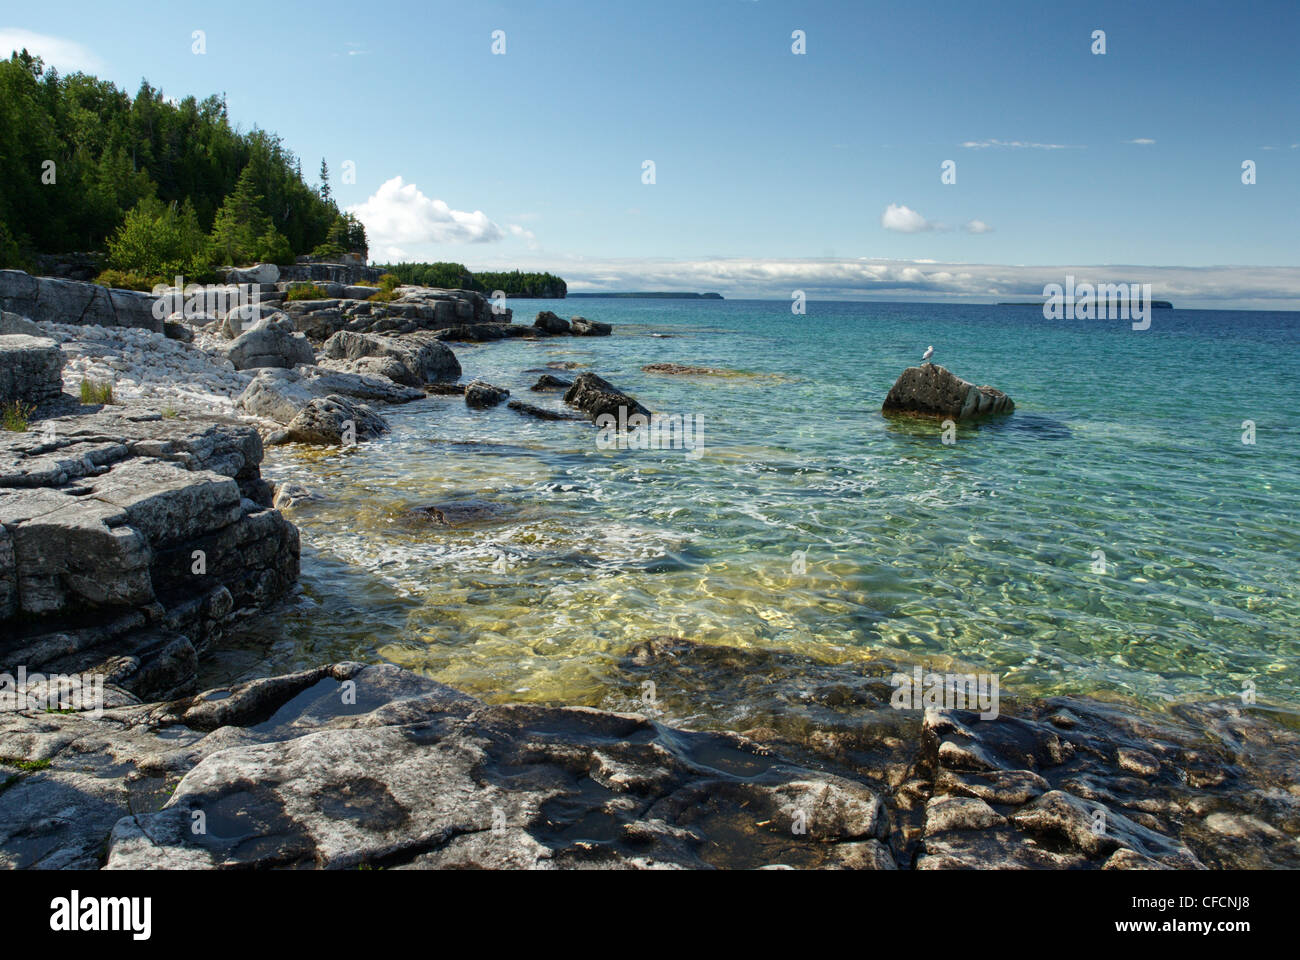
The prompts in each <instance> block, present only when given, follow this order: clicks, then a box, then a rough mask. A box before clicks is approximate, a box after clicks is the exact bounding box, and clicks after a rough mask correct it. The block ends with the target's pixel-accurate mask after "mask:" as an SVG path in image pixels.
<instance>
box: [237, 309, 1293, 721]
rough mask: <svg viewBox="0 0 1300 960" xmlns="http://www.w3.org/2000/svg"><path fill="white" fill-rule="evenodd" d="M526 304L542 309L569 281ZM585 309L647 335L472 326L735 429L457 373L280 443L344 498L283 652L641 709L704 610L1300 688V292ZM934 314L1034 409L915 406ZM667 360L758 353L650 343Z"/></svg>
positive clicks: (1061, 661) (836, 637)
mask: <svg viewBox="0 0 1300 960" xmlns="http://www.w3.org/2000/svg"><path fill="white" fill-rule="evenodd" d="M512 306H513V307H514V310H515V316H516V318H517V320H518V321H523V322H529V321H528V318H531V317H532V316H533V315H534V314H535V312H536V311H537V310H539V309H549V308H555V307H556V306H557V304H556V303H555V302H554V301H550V302H528V301H516V302H514V303H513V304H512ZM559 306H561V308H562V309H561V311H560V312H562V313H563V314H565V315H568V314H570V313H581V314H583V315H586V316H588V317H591V318H593V319H599V320H604V321H608V322H611V323H613V324H615V333H614V335H613V336H612V337H609V338H557V339H551V340H543V341H537V342H524V341H508V342H499V343H492V344H486V345H482V346H477V347H475V346H470V345H453V348H454V349H455V350H456V352H457V355H458V356H459V358H460V360H461V364H462V366H463V367H464V369H465V379H469V378H471V377H474V376H483V377H485V378H486V379H488V380H490V381H492V382H493V383H496V384H499V385H502V386H506V387H509V388H510V389H511V391H512V394H513V396H514V397H515V398H518V399H523V400H525V401H528V402H534V403H538V404H540V405H557V404H558V398H557V397H556V396H555V395H553V394H535V393H530V392H529V391H528V390H527V387H528V386H529V385H530V384H532V383H533V382H534V381H535V380H536V378H537V376H538V374H537V373H536V372H525V370H526V369H528V368H541V367H543V366H544V365H545V364H547V363H576V364H583V365H585V366H583V367H582V368H580V369H591V370H594V371H595V372H598V373H600V374H601V375H602V376H604V377H606V378H607V379H609V380H611V381H612V382H614V383H615V384H616V385H618V386H620V387H622V388H623V389H625V390H627V391H629V392H630V393H632V394H634V395H635V396H636V397H638V399H640V400H641V401H642V402H643V403H645V404H646V405H647V406H649V407H650V408H651V409H653V410H655V411H656V412H659V413H669V414H672V413H678V414H683V415H698V416H700V417H701V418H702V422H703V425H704V451H703V454H702V455H701V456H700V457H699V458H698V459H692V458H690V457H687V456H686V455H685V452H684V451H682V450H623V451H619V450H600V449H598V448H597V446H596V442H595V440H596V431H595V429H594V428H593V427H592V426H591V425H589V424H578V423H556V422H542V421H535V420H532V419H529V418H525V417H522V416H520V415H518V414H516V413H515V412H513V411H509V410H507V409H506V408H505V407H504V406H503V407H500V408H497V409H495V410H491V411H482V412H476V411H470V410H468V409H467V408H466V407H465V406H464V403H463V402H462V401H461V400H460V399H459V398H446V397H431V398H428V399H427V400H423V401H419V402H417V403H414V404H411V405H408V406H404V407H398V408H390V409H388V410H386V411H385V416H386V417H388V419H389V421H390V423H391V424H392V427H393V432H392V434H391V435H390V436H388V437H385V438H384V439H382V440H379V441H376V442H373V443H368V444H363V445H362V446H360V447H358V448H357V449H355V450H351V451H347V452H338V451H331V452H326V453H321V452H318V451H310V450H306V449H304V448H280V449H278V450H274V451H271V452H270V454H269V456H268V462H267V464H266V467H265V472H266V474H267V475H268V476H270V477H272V478H273V479H276V480H287V479H295V480H299V481H301V482H303V483H305V484H307V485H308V486H309V487H311V488H313V489H314V490H316V491H317V492H318V493H320V494H321V495H322V496H323V497H325V499H324V500H323V501H322V502H320V503H315V504H304V505H300V506H298V507H295V508H293V509H292V510H290V511H289V513H290V516H291V517H292V519H293V520H294V521H295V522H296V523H297V524H298V525H299V526H300V528H301V530H302V534H303V543H304V550H303V587H304V599H303V601H302V603H301V604H300V605H299V606H298V607H297V608H296V609H295V610H294V611H293V612H292V613H291V615H290V616H289V617H288V618H287V619H286V620H285V621H284V623H283V624H282V625H281V626H280V627H279V628H278V630H277V631H276V632H275V633H274V635H273V636H270V637H266V636H263V637H260V638H258V639H257V640H256V641H255V642H253V641H250V645H251V646H254V647H257V648H258V650H257V652H258V655H259V656H269V657H270V658H271V659H273V660H275V661H276V662H277V664H278V665H281V666H288V665H294V664H299V663H307V662H312V663H314V662H319V661H320V660H322V659H324V658H326V657H340V656H351V657H356V658H358V659H372V660H373V659H387V660H391V661H393V662H397V663H400V664H403V665H406V666H411V667H414V668H417V669H420V670H423V671H425V672H427V673H429V674H430V675H432V676H435V677H437V678H438V679H441V680H444V681H446V682H449V683H452V684H455V685H457V686H460V687H462V688H464V689H467V690H470V691H472V692H475V693H478V694H480V695H483V696H486V697H489V698H496V699H529V700H539V701H548V702H556V703H588V704H593V705H597V704H599V705H605V706H610V705H613V706H619V705H625V704H626V703H627V702H628V701H629V699H630V698H631V697H633V695H634V694H635V691H634V690H630V689H629V681H627V680H626V678H624V677H622V676H621V675H620V668H619V665H618V664H619V659H620V657H622V656H623V655H625V654H626V653H627V651H628V650H629V649H630V648H631V647H632V646H633V645H634V644H636V643H637V642H639V641H642V640H644V639H645V638H647V637H650V636H655V635H672V636H682V637H688V638H691V639H695V640H700V641H706V642H710V643H719V644H730V645H735V646H746V647H776V648H783V649H791V650H796V651H799V652H803V653H806V654H808V655H809V656H812V657H816V658H818V659H821V660H826V661H832V662H846V663H857V664H860V663H861V662H863V661H867V662H869V661H871V660H872V659H875V658H892V659H902V660H905V661H915V662H919V663H926V664H959V665H962V666H963V667H964V668H969V669H979V670H988V671H994V672H997V673H998V674H999V675H1000V676H1001V678H1002V685H1003V690H1004V691H1010V692H1014V693H1025V694H1046V693H1074V694H1091V695H1096V696H1102V697H1106V698H1112V699H1131V700H1136V701H1140V702H1143V703H1147V704H1160V703H1163V702H1169V701H1177V700H1184V699H1196V698H1201V697H1208V696H1223V695H1236V694H1237V693H1239V692H1240V691H1241V689H1242V686H1243V683H1244V682H1246V681H1248V680H1249V681H1251V682H1253V683H1254V684H1255V685H1256V688H1257V690H1258V696H1259V698H1260V699H1261V700H1264V701H1269V702H1273V703H1276V704H1280V705H1284V706H1285V705H1291V704H1296V703H1300V696H1298V694H1300V583H1298V582H1297V580H1298V578H1297V570H1298V569H1300V562H1298V561H1300V530H1298V529H1297V518H1300V442H1297V436H1296V426H1295V422H1294V419H1293V414H1292V412H1291V410H1290V408H1291V406H1292V405H1293V403H1294V401H1295V398H1297V397H1300V362H1298V361H1300V322H1297V318H1296V315H1294V314H1284V313H1259V312H1227V311H1178V310H1172V311H1171V310H1162V311H1156V312H1155V313H1154V316H1153V322H1152V326H1151V329H1149V330H1147V331H1134V330H1132V329H1131V327H1130V324H1129V323H1128V322H1127V321H1097V320H1088V321H1059V322H1058V321H1046V320H1044V319H1043V318H1042V315H1041V312H1039V311H1038V310H1036V309H1034V308H1029V307H993V306H957V305H929V304H863V303H818V302H812V303H810V304H809V305H808V313H807V315H806V316H802V317H801V316H794V315H792V314H791V312H790V307H789V304H788V303H782V302H758V301H723V302H717V301H628V300H575V301H571V302H568V303H566V304H562V305H559ZM656 334H659V335H660V336H656ZM663 335H667V336H663ZM930 344H933V345H934V347H935V357H934V360H935V362H937V363H941V364H943V365H944V366H947V367H948V368H949V369H951V370H952V371H953V372H955V373H957V374H958V375H960V376H963V377H965V378H967V379H969V380H973V381H975V382H977V383H988V384H991V385H993V386H996V387H999V388H1001V389H1003V390H1005V391H1006V392H1008V393H1009V394H1011V396H1012V397H1013V398H1014V399H1015V401H1016V412H1015V413H1014V414H1013V415H1011V416H1010V417H1008V418H1003V419H1000V420H998V421H995V422H987V423H985V424H983V425H980V426H977V427H969V428H967V427H963V428H962V429H961V430H960V431H958V433H957V437H956V442H955V443H954V444H951V445H946V444H944V443H943V442H942V440H941V434H940V427H939V426H938V425H937V424H932V423H927V422H922V421H897V420H887V419H885V418H883V417H882V416H881V415H880V404H881V401H882V400H883V399H884V396H885V394H886V393H887V392H888V390H889V387H890V385H891V384H892V383H893V381H894V379H895V378H896V377H897V376H898V374H899V373H900V372H901V371H902V370H903V369H904V368H905V367H907V366H909V365H913V364H915V363H917V362H918V361H919V358H920V356H921V353H922V351H923V350H924V349H925V348H926V347H927V346H928V345H930ZM666 361H675V362H679V363H688V364H696V365H703V366H710V367H718V368H726V369H727V370H730V371H734V372H735V373H734V374H733V375H730V376H685V377H683V376H664V375H656V374H651V373H645V372H643V371H642V370H641V367H642V366H643V365H644V364H648V363H654V362H666ZM580 369H579V370H578V371H575V372H580ZM553 372H555V373H557V374H558V375H560V376H565V377H571V376H572V375H574V374H573V373H572V372H571V373H565V372H563V371H558V370H557V371H553ZM1246 420H1252V421H1254V423H1255V424H1256V435H1255V439H1256V442H1255V444H1254V445H1247V444H1243V443H1242V436H1243V421H1246ZM468 497H475V498H479V499H483V500H488V501H492V502H493V503H494V504H497V505H498V507H499V508H501V510H502V511H503V512H501V513H500V514H499V515H498V516H497V517H496V518H494V519H493V520H491V521H488V522H483V523H479V524H473V525H469V526H466V527H463V528H452V529H448V528H445V527H435V526H431V525H429V524H427V523H421V522H418V521H413V520H411V519H409V518H407V517H406V516H404V514H405V512H406V511H407V510H409V509H410V508H412V507H416V506H420V505H422V504H429V503H437V502H441V501H446V500H455V499H465V498H468ZM796 551H804V552H805V560H804V563H803V564H802V565H801V564H799V563H798V560H797V558H796V557H795V552H796ZM1095 551H1103V552H1104V559H1105V564H1106V571H1105V572H1104V573H1100V572H1097V571H1096V569H1095V566H1096V555H1095V553H1094V552H1095ZM259 645H260V646H259ZM697 707H698V705H697ZM702 709H705V710H706V711H707V706H705V707H704V708H702Z"/></svg>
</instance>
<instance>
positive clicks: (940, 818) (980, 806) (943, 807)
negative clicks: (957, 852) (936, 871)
mask: <svg viewBox="0 0 1300 960" xmlns="http://www.w3.org/2000/svg"><path fill="white" fill-rule="evenodd" d="M1003 823H1006V817H1004V816H1002V815H1001V814H1000V813H998V812H997V811H996V810H994V809H993V808H992V807H990V806H989V805H988V804H987V803H985V802H984V801H983V800H979V799H976V798H975V797H958V796H952V795H950V794H940V795H939V796H936V797H931V798H930V800H929V802H928V803H927V804H926V806H925V833H926V835H927V836H929V835H932V834H936V833H943V832H944V831H946V830H983V829H985V828H987V827H996V826H999V825H1001V824H1003Z"/></svg>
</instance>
